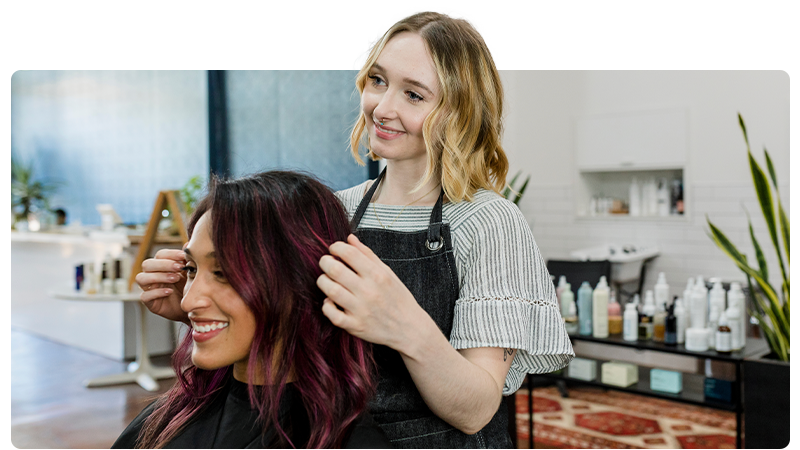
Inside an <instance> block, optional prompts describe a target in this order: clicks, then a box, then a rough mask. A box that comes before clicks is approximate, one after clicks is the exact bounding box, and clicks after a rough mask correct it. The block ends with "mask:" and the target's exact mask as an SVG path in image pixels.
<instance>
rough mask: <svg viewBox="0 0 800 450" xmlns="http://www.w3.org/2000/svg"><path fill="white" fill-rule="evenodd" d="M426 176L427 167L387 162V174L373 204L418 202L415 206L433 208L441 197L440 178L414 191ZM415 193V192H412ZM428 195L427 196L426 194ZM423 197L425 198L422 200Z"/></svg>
mask: <svg viewBox="0 0 800 450" xmlns="http://www.w3.org/2000/svg"><path fill="white" fill-rule="evenodd" d="M424 174H425V166H424V165H422V167H419V165H418V164H417V165H414V166H412V165H410V164H402V163H401V162H395V161H387V163H386V174H384V175H383V180H382V181H381V186H380V187H379V188H378V192H377V193H376V195H375V197H373V202H375V203H380V204H383V205H403V206H405V205H408V204H409V203H411V202H414V201H415V200H417V201H416V202H415V203H414V205H415V206H433V205H434V204H436V199H437V198H438V197H439V189H435V188H436V187H437V186H438V185H439V177H436V176H434V177H432V178H431V179H430V180H428V182H427V183H425V185H424V186H422V187H420V188H419V189H417V190H415V191H414V187H416V185H417V183H418V182H419V181H420V180H421V179H422V176H423V175H424ZM412 191H413V192H412ZM426 193H427V194H426ZM421 196H424V197H423V198H421V199H420V197H421Z"/></svg>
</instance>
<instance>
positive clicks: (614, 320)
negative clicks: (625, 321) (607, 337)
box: [608, 291, 622, 334]
mask: <svg viewBox="0 0 800 450" xmlns="http://www.w3.org/2000/svg"><path fill="white" fill-rule="evenodd" d="M608 334H622V310H621V309H620V306H619V303H617V293H616V292H614V291H611V296H610V297H609V298H608Z"/></svg>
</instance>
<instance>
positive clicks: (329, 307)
mask: <svg viewBox="0 0 800 450" xmlns="http://www.w3.org/2000/svg"><path fill="white" fill-rule="evenodd" d="M322 314H325V317H327V318H328V320H330V321H331V323H332V324H334V325H336V326H337V327H339V328H342V329H344V330H346V331H347V330H348V325H349V324H350V318H349V317H348V316H347V314H346V313H345V312H344V311H342V310H340V309H339V308H338V307H337V306H336V304H335V303H334V302H333V300H331V299H329V298H326V299H325V300H324V301H323V302H322Z"/></svg>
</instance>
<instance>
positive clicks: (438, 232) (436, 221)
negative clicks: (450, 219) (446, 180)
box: [425, 189, 444, 252]
mask: <svg viewBox="0 0 800 450" xmlns="http://www.w3.org/2000/svg"><path fill="white" fill-rule="evenodd" d="M443 201H444V189H442V190H441V191H439V199H438V200H436V205H434V207H433V211H431V222H430V224H429V225H428V241H427V242H425V245H426V246H427V247H428V250H430V251H433V252H435V251H437V250H439V249H440V248H442V247H444V239H443V238H442V203H443Z"/></svg>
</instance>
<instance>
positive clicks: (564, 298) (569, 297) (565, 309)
mask: <svg viewBox="0 0 800 450" xmlns="http://www.w3.org/2000/svg"><path fill="white" fill-rule="evenodd" d="M574 305H575V294H573V293H572V284H570V283H566V282H565V283H564V290H563V291H561V316H562V317H569V315H570V307H574Z"/></svg>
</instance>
